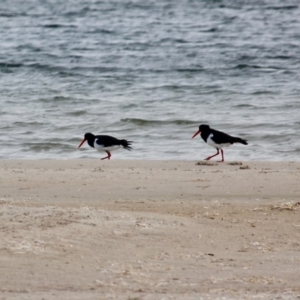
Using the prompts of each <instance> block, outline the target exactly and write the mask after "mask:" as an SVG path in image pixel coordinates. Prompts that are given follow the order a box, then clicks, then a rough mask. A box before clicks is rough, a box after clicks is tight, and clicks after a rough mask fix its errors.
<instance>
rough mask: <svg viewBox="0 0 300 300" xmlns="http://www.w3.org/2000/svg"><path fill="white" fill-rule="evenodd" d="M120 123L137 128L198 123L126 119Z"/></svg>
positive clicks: (195, 122)
mask: <svg viewBox="0 0 300 300" xmlns="http://www.w3.org/2000/svg"><path fill="white" fill-rule="evenodd" d="M121 122H126V123H132V124H135V125H139V126H148V125H172V124H175V125H189V124H198V123H199V121H189V120H166V121H162V120H145V119H137V118H126V119H121Z"/></svg>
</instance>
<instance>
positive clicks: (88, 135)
mask: <svg viewBox="0 0 300 300" xmlns="http://www.w3.org/2000/svg"><path fill="white" fill-rule="evenodd" d="M84 139H85V140H87V141H89V140H94V139H95V136H94V135H93V134H92V133H90V132H88V133H86V134H85V135H84Z"/></svg>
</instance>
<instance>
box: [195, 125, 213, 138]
mask: <svg viewBox="0 0 300 300" xmlns="http://www.w3.org/2000/svg"><path fill="white" fill-rule="evenodd" d="M209 131H210V127H209V126H208V125H205V124H201V125H200V126H199V130H198V131H197V132H196V133H195V134H194V135H193V136H192V139H193V138H194V137H195V136H196V135H198V134H199V133H204V134H205V133H208V132H209Z"/></svg>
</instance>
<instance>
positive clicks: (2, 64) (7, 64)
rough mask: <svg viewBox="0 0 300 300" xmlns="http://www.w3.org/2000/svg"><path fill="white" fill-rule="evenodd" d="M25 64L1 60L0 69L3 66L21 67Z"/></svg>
mask: <svg viewBox="0 0 300 300" xmlns="http://www.w3.org/2000/svg"><path fill="white" fill-rule="evenodd" d="M22 66H23V64H19V63H5V62H0V69H2V68H21V67H22Z"/></svg>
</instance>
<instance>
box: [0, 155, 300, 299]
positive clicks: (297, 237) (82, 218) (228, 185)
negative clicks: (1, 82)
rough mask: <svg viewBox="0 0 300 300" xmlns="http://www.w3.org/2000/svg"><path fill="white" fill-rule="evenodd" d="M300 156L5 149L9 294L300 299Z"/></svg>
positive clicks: (0, 286) (2, 194) (5, 284)
mask: <svg viewBox="0 0 300 300" xmlns="http://www.w3.org/2000/svg"><path fill="white" fill-rule="evenodd" d="M299 182H300V163H299V162H225V163H215V162H210V163H205V162H201V161H200V162H197V161H142V160H141V161H139V160H129V161H125V160H124V161H122V160H114V159H113V160H111V161H100V160H97V159H86V160H19V161H15V160H2V161H0V206H1V219H0V226H1V239H0V267H1V276H0V299H1V300H2V299H34V300H35V299H47V300H48V299H125V300H148V299H149V300H150V299H151V300H152V299H153V300H154V299H155V300H157V299H195V300H196V299H197V300H199V299H297V298H300V284H299V277H300V184H299Z"/></svg>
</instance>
